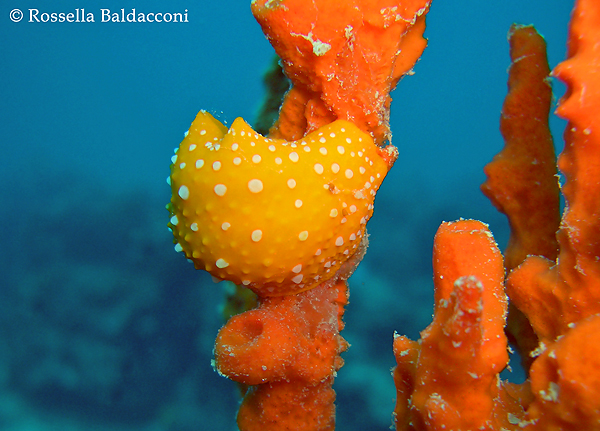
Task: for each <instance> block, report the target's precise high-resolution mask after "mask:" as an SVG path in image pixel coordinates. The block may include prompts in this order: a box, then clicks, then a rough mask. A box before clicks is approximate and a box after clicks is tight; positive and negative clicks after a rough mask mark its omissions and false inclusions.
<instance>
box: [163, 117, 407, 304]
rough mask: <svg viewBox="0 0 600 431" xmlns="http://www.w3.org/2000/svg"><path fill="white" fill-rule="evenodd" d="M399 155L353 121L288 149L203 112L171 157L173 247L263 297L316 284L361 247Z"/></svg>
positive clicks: (241, 124) (218, 275)
mask: <svg viewBox="0 0 600 431" xmlns="http://www.w3.org/2000/svg"><path fill="white" fill-rule="evenodd" d="M396 152H397V151H396V149H395V148H394V147H392V146H389V147H387V148H385V149H381V148H379V147H378V146H376V145H375V144H374V143H373V139H372V138H371V137H370V136H369V135H368V134H366V133H364V132H362V131H361V130H359V129H358V128H357V127H356V126H355V125H353V124H352V123H350V122H347V121H342V120H338V121H335V122H333V123H331V124H329V125H327V126H324V127H322V128H320V129H318V130H316V131H315V132H313V133H310V134H308V135H307V136H305V137H304V138H303V139H301V140H298V141H293V142H286V141H284V140H280V139H269V138H266V137H263V136H261V135H259V134H258V133H256V132H255V131H254V130H252V128H251V127H250V126H249V125H248V124H246V123H245V122H244V120H242V119H241V118H238V119H237V120H235V121H234V123H233V124H232V126H231V128H230V129H229V130H227V128H226V127H225V126H223V125H222V124H221V123H220V122H219V121H218V120H216V119H215V118H214V117H213V116H212V115H210V114H209V113H207V112H204V111H201V112H200V113H199V114H198V116H197V117H196V119H195V120H194V122H193V123H192V125H191V127H190V129H189V131H188V132H187V134H186V137H185V138H184V140H183V141H182V142H181V145H180V147H179V149H178V150H176V154H175V156H173V159H172V160H173V164H172V165H171V176H170V177H169V181H170V184H171V188H172V199H171V203H170V204H169V205H168V206H167V209H168V210H169V211H170V214H171V219H170V222H169V227H170V228H171V230H172V231H173V234H174V237H175V243H176V245H175V248H176V250H178V251H183V252H184V253H185V255H186V257H187V258H188V259H190V260H191V261H193V263H194V264H195V266H196V268H198V269H204V270H206V271H208V272H209V273H210V274H212V275H213V276H214V277H216V278H218V279H224V280H230V281H232V282H234V283H236V284H243V285H245V286H247V287H249V288H251V289H252V290H254V291H255V292H256V293H257V294H259V296H276V295H287V294H293V293H297V292H301V291H303V290H307V289H310V288H312V287H315V286H316V285H318V284H319V283H321V282H323V281H325V280H327V279H329V278H331V277H333V276H334V274H335V273H336V271H337V269H339V268H340V266H341V265H342V264H343V263H345V262H346V261H348V259H349V258H350V257H352V256H353V255H354V254H355V253H356V252H357V250H359V248H360V244H361V241H362V240H363V236H364V235H365V226H366V223H367V221H368V220H369V218H370V217H371V215H372V213H373V202H374V199H375V194H376V191H377V189H378V188H379V186H380V185H381V182H382V181H383V178H384V177H385V175H386V173H387V172H388V170H389V168H390V167H391V165H392V164H393V162H394V160H395V157H396Z"/></svg>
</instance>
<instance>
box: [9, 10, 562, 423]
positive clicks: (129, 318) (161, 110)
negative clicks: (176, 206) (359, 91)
mask: <svg viewBox="0 0 600 431" xmlns="http://www.w3.org/2000/svg"><path fill="white" fill-rule="evenodd" d="M2 3H3V4H2V7H1V8H0V38H1V40H2V41H3V42H2V45H1V47H0V52H1V55H0V68H1V77H2V79H0V118H2V120H1V121H0V138H1V145H2V159H1V160H2V161H1V169H0V183H1V184H2V187H1V189H0V219H1V222H2V226H3V229H2V233H1V234H0V238H1V247H0V254H1V259H0V275H1V277H2V279H1V280H0V429H2V430H11V431H12V430H15V431H17V430H18V431H25V430H27V431H38V430H39V431H45V430H61V431H69V430H73V431H74V430H149V431H150V430H152V431H154V430H156V431H163V430H168V431H188V430H190V431H191V430H215V431H221V430H223V431H230V430H234V429H235V420H234V416H235V411H236V406H237V403H238V397H237V388H236V387H235V385H234V384H233V383H231V382H229V381H227V380H225V379H223V378H221V377H219V376H218V375H217V374H216V373H215V372H214V371H213V370H212V367H211V364H210V359H211V357H212V343H213V340H214V337H215V335H216V331H217V330H218V328H219V327H220V326H221V324H222V323H223V322H222V320H221V316H220V310H219V307H220V304H221V298H222V288H221V286H220V285H217V284H214V283H212V281H211V280H210V277H207V276H206V274H203V273H200V272H198V271H195V270H194V269H193V267H192V266H191V265H190V264H188V263H187V262H185V259H183V258H182V256H181V255H178V254H177V253H175V251H174V250H173V244H172V238H171V235H170V233H169V232H168V231H167V228H166V223H167V218H168V217H167V212H166V211H165V209H164V205H165V204H166V203H167V202H168V200H169V195H170V190H169V188H168V186H167V184H166V182H165V179H166V177H167V175H168V174H169V163H170V157H171V155H172V152H173V149H174V148H175V147H176V146H177V145H178V144H179V142H180V140H181V139H182V137H183V133H184V131H185V130H187V128H188V127H189V125H190V123H191V121H192V120H193V119H194V117H195V115H196V113H197V112H198V111H199V110H200V109H206V110H208V111H210V112H211V113H213V114H215V115H216V116H217V117H218V118H220V119H221V120H222V121H226V122H227V123H229V124H230V123H231V122H232V121H233V120H234V119H235V118H236V117H238V116H241V117H244V118H245V119H247V120H248V121H249V122H251V123H252V122H253V121H254V119H255V118H256V114H257V110H258V108H259V106H260V104H261V102H262V99H263V95H264V88H263V85H262V74H263V73H264V71H265V69H266V67H267V66H268V64H269V63H270V60H271V58H272V55H273V53H272V50H271V47H270V45H269V44H268V43H267V41H266V40H265V38H264V37H263V35H262V33H261V31H260V27H259V26H258V24H256V22H255V21H254V19H253V17H252V15H251V13H250V10H249V2H248V1H221V2H212V1H210V2H209V1H195V2H192V1H180V0H172V1H168V2H167V1H165V0H153V1H152V0H145V1H143V2H142V1H130V0H122V1H114V0H107V1H103V2H96V1H85V2H84V1H82V2H79V3H78V2H76V1H71V0H65V1H52V2H47V1H44V2H43V1H40V0H37V2H36V1H35V0H27V1H21V0H15V1H13V0H8V1H4V2H2ZM15 8H19V9H21V10H22V11H23V12H25V18H24V19H23V21H21V22H12V21H11V20H10V18H9V13H10V11H11V10H13V9H15ZM36 8H37V9H39V11H40V12H39V13H40V14H41V13H43V12H65V13H69V12H73V13H74V12H75V9H77V8H80V9H81V8H85V10H86V12H92V13H93V14H94V16H95V19H96V22H95V23H36V22H28V19H29V12H28V11H29V9H36ZM101 8H108V9H111V10H112V11H113V12H118V11H120V9H121V8H124V9H125V12H126V13H127V12H129V11H131V9H132V8H135V9H136V11H137V12H146V13H147V12H179V13H183V12H184V11H185V10H187V14H188V21H189V22H187V23H101V22H99V21H100V18H101V13H100V9H101ZM571 8H572V1H569V0H544V1H542V0H530V1H527V2H523V1H521V0H489V1H486V2H474V1H470V0H458V1H441V0H434V2H433V5H432V7H431V11H430V13H429V15H428V18H427V24H428V26H427V31H426V36H427V37H428V39H429V46H428V48H427V49H426V51H425V53H424V55H423V57H422V59H421V60H420V62H419V63H418V64H417V65H416V67H415V68H414V71H415V74H414V75H413V76H407V77H406V78H405V79H403V80H402V81H401V82H400V84H399V85H398V88H397V89H396V91H395V92H394V93H393V97H394V102H393V104H392V113H391V126H392V131H393V133H394V135H393V144H395V145H396V146H397V147H398V148H399V151H400V157H399V159H398V161H397V163H396V165H395V166H394V168H393V169H392V171H391V172H390V174H389V175H388V178H387V179H386V180H385V182H384V184H383V186H382V188H381V190H380V192H379V194H378V197H377V201H376V205H375V208H376V210H375V216H374V218H373V219H372V221H371V222H370V223H369V226H368V230H369V233H370V234H371V236H370V248H369V252H368V253H367V255H366V257H365V259H364V261H363V263H362V264H361V266H360V267H359V269H358V270H357V272H356V273H355V275H354V276H353V277H352V279H351V283H350V286H351V288H350V292H351V296H350V305H349V306H348V308H347V312H346V317H345V320H346V322H347V324H346V329H345V331H344V333H343V335H344V336H345V337H346V338H347V340H348V341H349V342H350V343H351V344H352V347H351V348H350V350H349V351H348V352H346V353H345V354H344V355H343V357H344V359H345V361H346V365H345V366H344V368H343V369H342V370H341V371H340V372H339V377H338V378H337V379H336V385H335V388H336V390H337V392H338V401H337V405H338V429H339V430H344V431H346V430H365V429H369V430H385V429H388V427H389V425H390V423H391V412H392V409H393V406H394V397H395V394H394V387H393V382H392V379H391V376H390V371H389V370H390V368H391V367H392V366H393V365H394V359H393V356H392V335H393V331H394V330H397V331H398V332H399V333H401V334H407V335H409V336H410V337H412V338H418V332H419V331H420V330H422V329H424V328H425V326H426V325H427V324H428V323H429V322H430V318H431V311H432V303H431V302H432V291H431V289H432V282H431V248H432V239H433V235H434V233H435V231H436V229H437V227H438V226H439V224H440V222H441V221H444V220H454V219H457V218H459V217H464V218H477V219H481V220H483V221H486V222H488V223H490V225H491V228H492V230H493V232H494V233H495V235H496V238H497V240H498V242H499V244H500V246H501V247H503V246H504V245H505V243H506V239H507V237H508V232H507V225H506V222H505V220H504V218H503V216H501V215H499V214H497V213H496V212H495V210H494V209H493V207H492V205H491V204H490V203H489V202H488V201H487V200H486V199H485V198H484V197H483V195H482V194H481V193H480V192H479V185H480V184H481V183H482V182H483V181H484V178H485V177H484V175H483V172H482V169H483V166H484V165H485V164H486V163H487V162H488V161H489V160H490V159H491V158H492V157H493V155H494V154H495V153H496V152H498V151H499V150H500V149H501V148H502V145H503V143H502V139H501V137H500V134H499V132H498V119H499V112H500V109H501V105H502V101H503V98H504V96H505V94H506V78H507V75H506V69H507V67H508V65H509V57H508V44H507V42H506V33H507V31H508V28H509V26H510V24H511V23H512V22H519V23H522V24H530V23H533V24H535V25H536V27H537V28H538V30H539V31H540V32H541V33H542V34H543V35H544V36H545V38H546V41H547V43H548V49H549V61H550V64H551V66H554V65H556V64H557V63H558V62H559V61H560V60H561V59H563V58H564V55H565V41H566V34H567V23H568V19H569V13H570V10H571ZM554 88H555V91H556V94H557V95H558V96H560V94H562V92H563V91H564V87H563V86H562V85H561V84H560V83H557V82H555V83H554ZM552 127H553V132H554V135H555V137H556V146H557V148H558V149H560V148H561V147H562V140H561V134H562V129H563V128H564V122H562V121H560V120H558V119H555V120H553V122H552ZM515 368H516V366H515ZM515 376H516V377H515ZM515 376H513V378H515V379H516V380H518V375H517V373H515Z"/></svg>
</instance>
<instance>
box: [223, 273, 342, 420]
mask: <svg viewBox="0 0 600 431" xmlns="http://www.w3.org/2000/svg"><path fill="white" fill-rule="evenodd" d="M347 300H348V297H347V287H346V282H345V281H343V280H340V281H338V282H336V283H335V284H334V285H333V286H330V285H328V284H323V285H321V286H319V287H317V288H315V289H312V290H309V291H306V292H302V293H300V294H297V295H288V296H279V297H273V298H266V299H262V300H261V301H260V305H259V307H258V308H256V309H254V310H250V311H247V312H244V313H242V314H239V315H237V316H234V317H233V318H232V319H231V320H230V321H229V322H227V325H225V326H224V327H223V329H221V331H220V332H219V335H218V336H217V341H216V344H215V365H216V368H217V370H218V371H219V372H220V373H221V374H223V375H225V376H227V377H229V378H230V379H232V380H235V381H237V382H241V383H245V384H248V385H255V386H253V387H251V388H250V389H249V390H248V392H247V393H246V395H245V397H244V400H243V401H242V405H241V407H240V411H239V413H238V425H239V427H240V429H242V430H247V431H254V430H257V431H258V430H260V431H264V430H295V429H297V430H300V429H302V430H323V431H325V430H333V429H334V428H335V407H334V404H333V401H334V400H335V392H334V391H333V388H332V384H333V377H334V375H335V372H336V371H337V370H339V369H340V368H341V366H342V364H343V361H342V359H341V357H340V356H339V354H340V353H341V352H343V351H344V350H346V347H347V343H346V342H345V340H344V339H343V338H342V337H341V336H340V335H339V331H340V330H341V329H342V328H343V322H342V316H343V313H344V306H345V305H346V303H347V302H348V301H347ZM332 316H336V317H337V318H332Z"/></svg>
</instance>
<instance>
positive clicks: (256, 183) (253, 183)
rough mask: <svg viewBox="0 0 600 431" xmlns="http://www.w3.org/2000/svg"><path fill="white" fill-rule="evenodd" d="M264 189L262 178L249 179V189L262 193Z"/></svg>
mask: <svg viewBox="0 0 600 431" xmlns="http://www.w3.org/2000/svg"><path fill="white" fill-rule="evenodd" d="M262 189H263V183H262V181H261V180H257V179H253V180H250V181H248V190H250V191H251V192H252V193H260V192H262Z"/></svg>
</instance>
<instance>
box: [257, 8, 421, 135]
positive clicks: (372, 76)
mask: <svg viewBox="0 0 600 431" xmlns="http://www.w3.org/2000/svg"><path fill="white" fill-rule="evenodd" d="M429 4H430V0H404V1H399V0H351V1H328V0H314V1H311V2H306V1H303V0H285V1H282V0H278V1H273V0H256V1H254V2H253V3H252V12H253V13H254V16H255V17H256V19H257V20H258V22H259V23H260V25H261V26H262V28H263V31H264V32H265V34H266V35H267V37H268V38H269V41H270V42H271V44H272V45H273V47H274V48H275V51H276V52H277V54H278V55H279V56H280V57H281V60H282V65H283V68H284V71H285V73H286V75H287V76H288V77H289V78H290V80H291V81H292V84H293V87H292V89H291V90H290V91H289V92H288V94H287V96H286V98H285V100H284V103H283V106H282V108H281V111H280V116H279V120H278V121H277V122H276V124H275V126H274V127H273V129H272V130H271V135H272V136H274V137H283V138H285V139H287V140H295V139H299V138H301V137H302V136H304V135H305V134H306V133H309V132H311V131H313V130H316V129H318V128H319V127H321V126H323V125H324V124H328V123H330V122H332V121H334V120H335V119H344V120H348V121H352V122H353V123H354V124H356V125H357V126H358V127H359V128H360V129H361V130H363V131H365V132H368V133H370V134H371V135H372V136H373V137H374V139H375V142H377V143H378V144H382V143H384V142H385V141H386V140H389V139H390V137H391V135H390V130H389V124H388V118H389V107H390V102H391V97H390V92H391V91H392V90H393V89H394V87H395V86H396V84H397V82H398V80H399V79H400V78H401V77H402V76H403V75H405V74H406V73H408V72H409V71H410V70H411V69H412V67H413V66H414V64H415V63H416V62H417V60H418V59H419V57H420V56H421V54H422V52H423V50H424V49H425V46H426V44H427V41H426V40H425V39H424V38H423V36H422V35H423V32H424V30H425V14H426V13H427V11H428V9H429Z"/></svg>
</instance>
